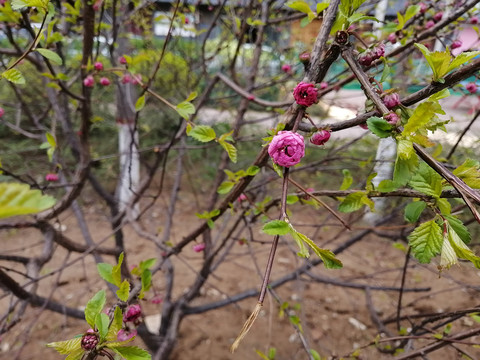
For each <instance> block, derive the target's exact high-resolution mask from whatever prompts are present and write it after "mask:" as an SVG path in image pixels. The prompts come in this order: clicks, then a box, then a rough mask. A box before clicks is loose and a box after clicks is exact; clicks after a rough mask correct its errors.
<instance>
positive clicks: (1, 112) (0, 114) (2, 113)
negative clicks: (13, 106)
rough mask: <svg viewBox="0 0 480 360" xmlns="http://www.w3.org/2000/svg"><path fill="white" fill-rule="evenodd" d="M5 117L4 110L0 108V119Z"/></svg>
mask: <svg viewBox="0 0 480 360" xmlns="http://www.w3.org/2000/svg"><path fill="white" fill-rule="evenodd" d="M3 115H5V109H4V108H3V107H0V117H2V116H3Z"/></svg>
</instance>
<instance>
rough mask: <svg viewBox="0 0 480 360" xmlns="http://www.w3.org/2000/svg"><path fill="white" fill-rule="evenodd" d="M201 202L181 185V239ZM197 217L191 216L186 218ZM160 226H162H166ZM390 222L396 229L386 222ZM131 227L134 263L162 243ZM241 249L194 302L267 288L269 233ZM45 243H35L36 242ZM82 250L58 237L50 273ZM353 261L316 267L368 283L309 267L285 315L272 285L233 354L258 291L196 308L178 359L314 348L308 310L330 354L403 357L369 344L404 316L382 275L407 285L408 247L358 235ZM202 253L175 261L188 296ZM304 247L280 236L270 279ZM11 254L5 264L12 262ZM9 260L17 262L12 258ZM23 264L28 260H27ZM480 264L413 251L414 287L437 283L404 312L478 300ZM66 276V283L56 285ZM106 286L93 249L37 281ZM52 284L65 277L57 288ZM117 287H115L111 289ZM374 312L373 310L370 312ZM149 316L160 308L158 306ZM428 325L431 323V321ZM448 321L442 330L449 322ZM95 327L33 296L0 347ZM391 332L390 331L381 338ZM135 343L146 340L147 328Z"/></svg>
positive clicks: (74, 298)
mask: <svg viewBox="0 0 480 360" xmlns="http://www.w3.org/2000/svg"><path fill="white" fill-rule="evenodd" d="M90 200H91V201H90V202H89V201H87V202H86V204H85V205H86V207H85V209H87V210H86V217H87V220H88V223H89V225H90V229H91V232H92V236H93V238H94V239H95V241H100V240H103V239H106V242H105V246H112V244H113V239H112V236H111V232H110V228H109V226H108V224H107V222H106V218H105V215H104V214H105V213H106V212H105V209H102V208H99V207H98V206H97V205H95V202H94V199H93V198H92V199H90ZM194 203H195V202H194V201H193V200H192V198H191V197H190V196H185V195H183V196H181V197H180V201H179V207H178V208H179V209H181V214H180V215H178V216H181V218H180V219H177V220H180V221H177V223H176V225H175V227H174V229H173V232H172V237H171V241H172V242H174V243H175V242H178V241H179V240H181V238H182V236H183V235H185V234H186V233H187V232H188V231H189V230H190V229H191V228H192V227H193V226H194V225H195V224H198V223H199V220H198V219H197V218H196V217H195V216H194V213H195V211H196V207H195V204H194ZM164 205H165V204H163V203H162V202H161V201H160V203H159V204H158V206H157V207H156V208H155V209H153V211H149V212H148V214H147V216H146V217H145V218H144V219H143V225H144V227H145V228H149V229H152V228H154V226H157V227H158V226H161V225H159V224H163V222H162V221H161V220H162V215H161V211H162V210H161V209H163V208H164ZM322 213H323V211H322V210H321V209H320V210H315V211H311V210H309V209H306V208H302V207H299V209H298V211H295V216H294V217H292V223H293V224H294V225H295V226H296V227H297V228H298V229H299V230H300V229H301V230H302V231H304V232H305V233H308V234H310V235H311V234H315V228H313V227H311V225H312V224H313V225H314V224H316V223H317V220H318V219H320V218H321V217H323V215H322ZM59 220H60V222H61V224H62V225H64V226H65V234H66V235H67V236H68V237H70V238H71V239H72V240H75V241H77V242H79V243H82V242H83V238H82V236H81V233H80V231H79V229H78V226H77V225H76V220H75V218H74V216H73V215H72V214H71V213H68V214H65V215H64V216H63V217H62V218H61V219H59ZM187 224H188V226H186V225H187ZM160 230H161V229H159V231H160ZM360 230H361V229H358V228H357V229H355V228H354V230H353V232H352V233H347V232H345V231H342V230H341V228H340V227H338V226H337V225H336V224H333V223H331V225H330V226H326V227H322V228H321V231H318V232H317V233H316V235H315V236H314V237H313V239H314V240H315V241H316V243H317V244H318V245H319V246H321V247H325V248H329V249H334V248H336V247H337V246H338V245H340V244H341V243H343V242H344V241H345V240H346V239H349V238H350V237H351V236H352V234H353V235H355V234H357V233H358V232H359V231H360ZM384 230H389V229H388V228H386V229H384ZM0 237H1V238H2V253H8V254H22V253H25V252H28V253H29V254H31V253H38V252H40V251H41V235H40V233H38V232H35V231H33V230H18V231H9V232H2V233H0ZM255 237H256V238H258V239H263V240H265V241H267V242H268V241H271V239H269V238H268V237H264V235H261V234H260V233H259V232H258V233H256V234H255ZM125 238H126V244H127V249H128V253H129V254H130V256H129V258H128V263H129V265H132V264H136V263H138V261H140V260H142V259H146V258H150V257H152V256H154V255H155V254H156V253H157V250H156V249H155V246H154V245H153V244H152V243H151V242H149V241H147V240H145V239H142V238H141V237H140V236H139V235H138V234H137V233H136V232H135V231H134V230H133V229H132V228H130V227H126V228H125ZM232 241H235V244H234V245H233V249H232V251H231V252H230V253H229V254H228V256H227V257H226V259H225V261H224V262H223V263H222V264H221V265H220V266H219V268H218V269H217V270H216V271H215V274H214V275H213V276H212V277H211V278H210V279H209V281H208V282H207V284H206V285H205V286H204V289H202V297H200V298H199V299H197V300H196V301H195V302H194V304H192V305H194V306H195V305H201V304H207V303H210V302H215V301H218V300H221V299H225V298H228V297H230V296H233V295H235V294H238V293H241V292H243V291H245V290H248V289H258V288H259V286H260V283H261V275H260V274H259V273H263V269H264V266H265V262H266V258H267V256H268V251H269V248H270V246H269V244H268V243H267V244H261V243H251V244H245V245H241V244H240V243H238V242H237V241H236V240H235V239H232ZM35 244H37V245H35ZM80 257H81V256H80V255H78V254H72V255H68V254H67V252H66V251H65V250H63V249H61V248H58V249H57V251H56V252H55V257H54V258H53V259H52V260H51V261H50V262H49V263H48V264H47V266H46V267H45V268H44V270H43V272H42V274H45V275H47V274H48V273H49V272H50V271H51V270H52V269H57V268H59V267H60V266H61V265H62V264H64V263H66V262H71V261H73V260H75V259H77V258H80ZM339 258H340V259H341V261H342V262H343V264H344V268H343V269H341V270H326V269H325V268H323V266H322V265H320V266H318V267H316V268H314V269H312V270H311V273H312V274H313V275H314V276H317V277H321V278H323V279H325V278H328V279H331V280H335V281H339V282H345V283H352V284H368V285H369V286H371V287H372V289H371V290H370V291H365V289H354V288H348V287H341V286H335V285H333V284H326V283H324V282H319V281H314V280H312V279H311V278H309V277H308V276H306V275H302V276H299V277H297V278H296V279H294V280H292V281H290V282H288V283H286V284H285V285H283V286H281V287H279V288H277V289H275V291H276V295H277V296H278V298H279V299H280V303H285V302H287V303H288V304H289V310H288V311H287V314H285V315H284V316H283V317H281V316H280V306H279V304H278V302H277V301H276V300H275V299H274V298H273V297H272V296H267V299H266V301H265V305H264V309H263V310H262V312H261V314H260V316H259V318H258V319H257V321H256V323H255V325H254V326H253V328H252V329H251V331H250V333H249V334H248V335H247V337H246V338H245V339H244V341H243V343H242V344H241V346H240V348H239V349H238V351H237V352H236V353H235V354H233V355H232V354H230V352H229V347H230V345H231V344H232V342H233V340H234V338H235V337H236V335H237V334H238V332H239V330H240V329H241V327H242V325H243V322H244V321H245V320H246V318H247V317H248V315H249V314H250V312H251V310H252V309H253V307H254V306H255V303H256V298H255V297H250V298H248V299H245V300H243V301H240V302H238V303H236V304H231V305H228V306H225V307H222V308H219V309H216V310H213V311H209V312H205V313H203V314H199V315H190V316H187V317H186V318H185V319H184V321H183V322H182V325H181V328H180V332H179V336H178V342H177V344H176V347H175V350H174V353H173V355H172V356H171V359H172V360H186V359H188V360H205V359H213V360H224V359H225V360H227V359H235V360H237V359H261V358H260V356H259V355H257V353H256V351H261V352H263V353H267V352H268V349H269V348H275V349H276V357H275V360H295V359H308V356H307V355H306V352H305V349H304V347H303V346H302V342H301V339H300V336H299V335H298V332H297V331H296V330H295V328H294V327H293V326H292V325H291V323H290V321H289V317H288V314H289V315H291V316H293V315H295V316H298V318H299V321H300V324H301V328H302V329H303V337H304V338H305V341H306V342H307V343H308V344H307V346H308V348H311V349H314V350H316V351H317V352H318V353H319V354H320V355H321V356H322V359H326V358H329V357H331V356H335V355H336V356H346V355H348V354H349V353H351V352H352V351H354V350H355V349H357V348H359V349H361V350H360V352H359V353H360V358H361V359H378V360H382V359H393V358H395V357H394V356H393V355H391V354H386V353H382V352H380V351H378V350H377V348H376V346H374V345H370V346H368V345H369V344H371V343H372V341H374V340H375V338H376V336H377V334H378V333H379V330H378V328H377V326H376V325H375V321H374V320H373V318H378V319H380V320H382V321H385V320H386V319H391V318H395V315H396V311H397V304H398V299H399V294H398V292H397V291H383V290H382V291H378V290H375V289H374V287H385V286H388V287H399V286H400V283H401V273H402V271H401V270H402V267H403V264H404V260H405V253H404V251H403V250H401V249H398V248H396V247H395V246H394V243H393V241H392V240H390V239H386V238H380V237H378V236H375V235H369V236H368V237H366V238H364V239H363V240H362V241H361V242H359V243H357V244H355V245H353V246H352V247H350V248H349V249H347V250H346V251H344V252H342V253H341V254H339ZM201 260H202V254H201V253H195V252H194V251H193V250H192V249H191V248H190V247H188V248H185V250H184V252H182V254H181V256H180V258H179V259H177V260H175V261H174V265H175V267H176V276H175V293H174V296H178V295H179V294H181V293H182V292H183V291H185V290H186V289H187V288H188V286H189V284H190V283H191V281H192V279H193V278H194V276H195V269H198V268H199V265H200V264H201ZM104 261H105V262H110V263H113V259H112V258H111V257H107V256H105V257H104ZM302 261H303V260H302V259H301V258H299V257H297V256H296V255H295V248H294V245H293V244H292V241H291V239H289V238H285V239H284V240H282V242H281V245H280V248H279V250H278V253H277V256H276V260H275V265H274V268H273V273H272V279H273V280H275V279H278V278H280V277H282V276H283V275H285V274H288V273H290V272H291V271H292V270H293V269H295V268H296V267H298V266H299V265H301V264H302ZM2 265H6V264H5V263H2ZM8 265H9V266H10V265H11V264H8ZM18 270H19V271H24V269H22V268H21V267H19V268H18ZM479 280H480V272H479V270H477V269H475V268H473V267H472V266H471V265H470V264H467V263H463V264H461V265H459V266H455V267H453V268H452V269H450V270H449V271H446V272H444V273H443V274H442V276H441V277H439V274H438V271H437V269H436V266H435V264H430V265H421V264H418V263H417V262H416V261H415V260H411V261H410V262H409V267H408V271H407V278H406V282H405V287H406V288H417V289H418V288H425V287H429V288H431V290H430V291H428V292H426V291H422V292H406V293H404V297H403V300H402V304H403V307H402V313H401V315H402V316H404V315H409V316H412V321H418V320H415V319H414V318H413V317H414V316H416V315H420V314H430V313H439V314H440V313H444V312H450V311H455V310H460V309H465V308H471V307H475V306H478V305H479V301H478V298H479V290H480V288H479V287H478V282H479ZM55 284H57V286H55ZM153 284H154V287H155V289H156V290H157V291H158V292H159V293H160V294H161V293H162V290H163V286H164V284H163V276H162V274H161V272H159V273H157V274H156V275H155V276H154V278H153ZM100 288H106V286H105V284H104V283H103V281H101V280H100V278H99V276H98V275H96V269H95V262H94V260H93V258H92V256H87V257H85V258H83V260H80V261H77V262H75V263H74V264H73V265H71V266H68V267H66V268H65V269H64V270H63V271H62V272H61V273H55V274H54V275H51V276H46V277H45V278H44V279H43V280H42V281H41V282H40V287H39V294H41V295H43V296H52V298H53V299H56V300H58V301H65V302H66V303H67V305H69V306H72V307H77V308H81V307H82V306H84V305H85V303H86V301H87V300H88V299H89V298H90V297H91V296H92V295H93V294H94V293H95V292H96V291H98V290H99V289H100ZM51 289H55V291H54V292H53V293H52V290H51ZM109 296H110V297H109V299H110V300H112V299H113V296H112V295H111V294H110V295H109ZM149 299H151V296H149V297H147V300H145V301H143V302H142V306H143V309H144V312H145V314H146V315H147V316H151V315H154V314H156V313H158V311H159V309H160V307H161V304H160V305H154V304H152V303H150V302H149V301H148V300H149ZM9 301H11V298H10V297H8V296H7V297H5V296H2V298H1V300H0V306H1V308H3V309H5V308H6V306H7V304H8V302H9ZM372 315H373V316H372ZM148 319H151V317H149V318H148ZM386 326H387V329H388V330H389V331H390V332H391V334H390V335H391V336H396V335H398V333H397V332H396V329H395V322H392V323H389V324H387V325H386ZM402 326H403V327H405V328H408V327H409V326H410V325H409V322H408V321H402ZM478 326H480V324H478V323H477V322H476V321H475V320H474V319H473V318H471V317H465V318H463V319H462V320H459V321H456V322H454V323H453V326H452V329H451V332H452V333H456V332H461V331H466V330H470V329H473V328H475V327H478ZM428 328H429V325H426V329H427V330H428ZM442 329H443V327H442V328H441V329H439V330H435V331H432V332H433V333H441V331H442ZM86 330H87V327H86V323H85V322H82V321H80V320H75V319H71V318H67V317H65V316H62V315H60V314H56V313H52V312H49V311H43V310H42V309H39V308H28V309H27V311H26V312H25V315H24V317H23V318H22V321H21V322H20V323H19V324H17V325H16V326H14V327H13V328H12V329H11V330H10V331H9V332H8V333H6V334H4V335H3V336H2V339H1V342H0V359H5V360H6V359H21V360H30V359H61V358H64V357H63V356H62V355H59V354H57V353H56V352H55V351H53V350H52V349H49V348H46V346H45V344H46V343H48V342H52V341H60V340H65V339H69V338H71V337H73V336H75V335H77V334H80V333H82V332H84V331H86ZM385 337H387V335H385V334H383V335H381V337H379V338H378V339H382V338H385ZM428 338H429V339H428V340H416V341H415V342H414V343H410V344H409V345H410V346H414V347H415V348H416V349H418V348H419V347H421V346H422V345H425V344H428V343H431V342H433V340H432V338H431V336H428ZM466 341H467V342H468V343H475V344H480V337H478V336H477V337H474V338H470V339H467V340H466ZM135 343H136V344H137V345H140V346H142V345H143V344H142V342H141V339H139V338H138V339H136V340H135ZM379 344H380V345H379V346H378V347H384V346H387V344H388V343H382V342H381V341H380V342H379ZM455 346H456V347H457V348H461V349H463V350H465V351H466V353H468V354H470V355H471V356H473V358H474V359H480V349H475V348H473V347H472V346H468V345H462V344H456V345H455ZM460 358H461V355H460V353H459V352H458V351H457V350H456V349H455V348H453V347H448V346H447V347H444V348H442V349H441V350H439V351H436V352H434V353H431V354H429V355H428V356H426V357H425V359H431V360H437V359H438V360H450V359H451V360H453V359H460Z"/></svg>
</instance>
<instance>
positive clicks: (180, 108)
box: [175, 101, 195, 120]
mask: <svg viewBox="0 0 480 360" xmlns="http://www.w3.org/2000/svg"><path fill="white" fill-rule="evenodd" d="M175 109H176V110H177V112H178V114H179V115H180V116H181V117H183V118H184V119H185V120H188V119H189V117H190V115H192V114H194V113H195V106H194V105H193V104H192V103H191V102H189V101H182V102H181V103H180V104H178V105H177V106H176V107H175Z"/></svg>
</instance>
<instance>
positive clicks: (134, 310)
mask: <svg viewBox="0 0 480 360" xmlns="http://www.w3.org/2000/svg"><path fill="white" fill-rule="evenodd" d="M141 316H142V308H141V307H140V305H139V304H133V305H130V306H129V307H128V308H127V311H126V312H125V314H123V322H135V321H137V320H138V319H139V318H140V317H141Z"/></svg>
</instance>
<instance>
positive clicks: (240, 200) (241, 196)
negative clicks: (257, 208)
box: [237, 193, 247, 202]
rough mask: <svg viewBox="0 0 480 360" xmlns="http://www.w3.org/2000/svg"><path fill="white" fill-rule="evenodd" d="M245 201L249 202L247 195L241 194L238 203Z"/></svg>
mask: <svg viewBox="0 0 480 360" xmlns="http://www.w3.org/2000/svg"><path fill="white" fill-rule="evenodd" d="M245 200H247V195H245V194H243V193H242V194H240V196H239V197H238V198H237V201H238V202H242V201H245Z"/></svg>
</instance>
